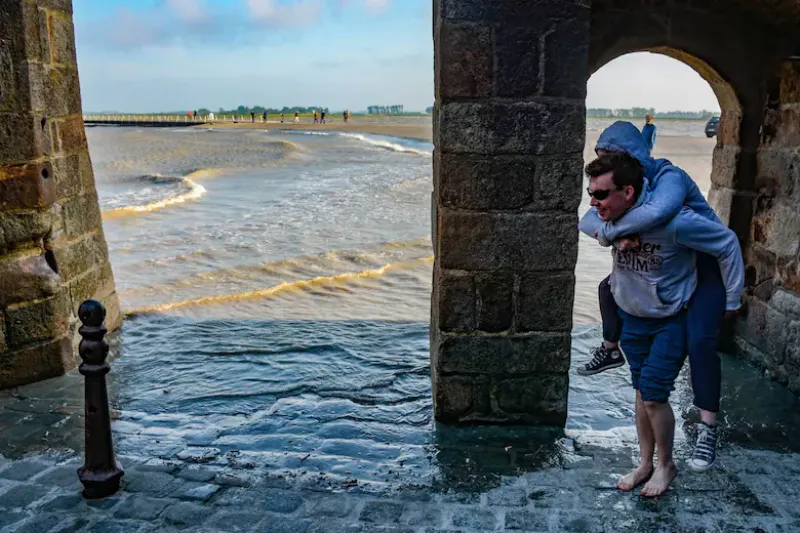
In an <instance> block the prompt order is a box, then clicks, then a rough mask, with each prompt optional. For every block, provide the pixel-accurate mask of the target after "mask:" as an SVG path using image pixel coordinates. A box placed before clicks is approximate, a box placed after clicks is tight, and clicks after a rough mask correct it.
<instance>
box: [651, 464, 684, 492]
mask: <svg viewBox="0 0 800 533" xmlns="http://www.w3.org/2000/svg"><path fill="white" fill-rule="evenodd" d="M677 475H678V468H677V467H676V466H675V463H668V464H666V465H663V466H662V465H658V468H656V471H655V472H653V476H652V477H651V478H650V481H648V482H647V484H646V485H645V486H644V487H642V496H646V497H648V498H655V497H656V496H661V495H662V494H664V493H665V492H667V489H668V488H669V485H670V483H672V480H673V479H675V476H677Z"/></svg>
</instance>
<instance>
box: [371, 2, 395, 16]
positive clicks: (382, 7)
mask: <svg viewBox="0 0 800 533" xmlns="http://www.w3.org/2000/svg"><path fill="white" fill-rule="evenodd" d="M390 3H391V1H390V0H364V9H366V10H367V12H368V13H371V14H373V15H377V14H378V13H382V12H384V11H386V10H387V9H389V4H390Z"/></svg>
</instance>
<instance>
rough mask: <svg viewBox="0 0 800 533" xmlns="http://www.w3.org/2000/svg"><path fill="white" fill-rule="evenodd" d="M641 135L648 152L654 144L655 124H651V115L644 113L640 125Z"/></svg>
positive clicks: (650, 151)
mask: <svg viewBox="0 0 800 533" xmlns="http://www.w3.org/2000/svg"><path fill="white" fill-rule="evenodd" d="M642 137H644V144H645V145H646V146H647V153H648V154H650V153H652V151H653V148H654V147H655V145H656V125H655V124H653V116H652V115H645V117H644V126H643V127H642Z"/></svg>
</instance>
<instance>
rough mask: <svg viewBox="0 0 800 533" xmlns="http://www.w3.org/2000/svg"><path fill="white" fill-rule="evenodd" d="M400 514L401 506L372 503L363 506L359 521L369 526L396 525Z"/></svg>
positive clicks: (389, 503) (388, 503) (401, 511)
mask: <svg viewBox="0 0 800 533" xmlns="http://www.w3.org/2000/svg"><path fill="white" fill-rule="evenodd" d="M402 514H403V505H402V504H399V503H392V502H382V501H372V502H367V503H365V504H364V508H363V509H362V510H361V516H360V517H359V520H361V521H362V522H367V523H370V524H397V523H399V522H400V515H402Z"/></svg>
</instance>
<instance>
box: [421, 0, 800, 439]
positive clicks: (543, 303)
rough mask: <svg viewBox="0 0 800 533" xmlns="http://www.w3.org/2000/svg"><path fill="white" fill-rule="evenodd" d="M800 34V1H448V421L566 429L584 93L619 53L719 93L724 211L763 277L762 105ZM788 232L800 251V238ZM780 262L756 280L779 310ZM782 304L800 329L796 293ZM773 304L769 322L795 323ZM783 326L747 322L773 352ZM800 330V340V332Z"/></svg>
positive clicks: (441, 115)
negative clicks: (774, 335)
mask: <svg viewBox="0 0 800 533" xmlns="http://www.w3.org/2000/svg"><path fill="white" fill-rule="evenodd" d="M798 28H800V8H799V7H798V6H797V5H795V4H791V3H781V4H776V3H774V2H767V1H763V2H762V1H759V0H736V1H717V0H711V1H709V2H695V1H692V0H673V1H670V2H649V1H647V2H645V1H641V0H592V1H589V0H560V1H558V0H549V1H544V2H521V1H520V2H518V1H504V0H503V1H501V0H438V1H437V2H435V9H434V43H435V46H434V48H435V74H436V111H435V119H434V120H435V123H434V124H435V125H434V143H435V146H436V150H435V166H434V187H435V191H434V220H435V230H434V232H433V234H434V245H435V249H436V264H435V266H434V291H433V298H432V304H433V305H432V322H431V372H432V380H433V385H434V403H435V410H436V416H437V418H438V419H440V420H445V421H453V422H481V421H483V422H492V421H503V422H528V423H544V424H560V423H563V421H564V419H565V417H566V406H567V387H568V381H569V380H568V375H567V369H568V367H569V347H570V339H569V331H570V328H571V318H570V314H569V313H570V310H571V308H572V297H573V292H574V276H573V274H572V271H573V269H574V266H575V258H576V252H577V246H576V244H577V232H576V230H575V226H574V224H575V222H576V208H577V203H578V200H579V195H580V192H579V191H580V189H579V185H580V180H581V156H580V154H581V151H582V149H583V140H584V136H583V133H584V130H585V116H584V98H585V83H586V80H587V79H588V75H589V73H590V72H593V71H594V70H596V69H597V68H599V67H600V66H601V65H603V64H604V63H606V62H608V61H610V60H611V59H613V58H615V57H618V56H620V55H623V54H625V53H628V52H634V51H641V50H649V51H654V52H659V53H664V54H667V55H671V56H673V57H676V58H677V59H680V60H682V61H684V62H685V63H687V64H689V65H690V66H692V67H693V68H694V69H695V70H697V71H698V72H699V73H700V74H701V75H702V76H703V77H704V78H705V79H706V80H707V81H708V82H709V83H710V84H711V85H712V87H713V88H714V89H715V92H716V93H717V96H718V98H719V99H720V103H721V105H722V107H723V110H724V112H725V116H724V118H723V120H724V126H723V128H722V131H721V133H720V135H719V137H718V142H717V146H716V148H715V152H714V164H713V175H712V183H713V189H712V191H711V200H712V202H713V204H714V205H715V207H716V209H717V211H718V213H720V215H721V217H722V218H724V219H725V220H726V221H727V222H728V223H729V225H730V226H731V228H732V229H734V231H735V232H736V233H737V235H738V236H739V238H740V241H741V242H742V244H743V245H744V247H745V251H746V254H747V257H748V261H749V262H750V263H751V264H750V267H751V268H750V270H751V271H752V270H754V269H755V270H758V269H759V267H758V266H756V265H754V264H753V263H754V259H753V254H758V253H762V252H764V251H763V250H761V248H759V247H757V246H750V243H751V240H752V239H751V236H752V235H753V233H754V231H753V228H761V227H763V225H759V224H758V223H757V222H758V221H757V220H756V221H755V222H754V219H753V213H754V206H756V202H755V201H754V200H755V199H756V196H757V195H759V198H761V197H762V196H764V198H765V201H764V202H761V203H763V204H769V205H772V204H771V203H770V201H769V200H768V198H770V196H769V193H765V194H763V195H762V194H759V190H760V189H759V186H760V184H761V181H759V179H761V176H760V170H759V165H762V167H763V161H762V160H763V159H764V158H763V157H762V156H761V154H762V153H763V152H764V140H763V139H762V124H763V123H764V117H765V107H764V105H765V102H766V100H767V94H768V93H767V87H768V85H769V80H772V79H773V78H774V72H775V71H776V69H777V68H778V66H779V65H780V62H781V58H783V57H786V56H788V55H792V54H794V53H796V52H795V48H794V46H795V44H796V43H795V40H796V35H798V31H797V30H798ZM772 85H773V86H776V84H774V83H773V84H772ZM777 85H778V86H781V87H783V85H786V83H784V84H783V85H781V84H777ZM790 85H791V84H790ZM791 86H792V87H794V85H791ZM778 92H780V94H781V95H786V94H788V93H792V94H794V93H795V91H794V90H791V89H781V90H779V91H778ZM782 98H784V100H785V101H786V103H781V104H780V105H777V104H776V105H775V112H773V113H772V114H771V115H769V114H768V116H773V117H777V116H782V117H784V120H785V124H786V125H785V129H784V133H783V135H784V137H788V138H793V137H792V136H793V133H789V128H790V126H789V124H791V125H792V128H794V126H796V124H797V123H798V121H800V120H798V118H797V117H793V116H791V117H790V116H789V109H793V108H791V107H790V106H791V105H793V104H791V103H790V102H789V101H793V100H792V99H793V98H794V97H790V96H782ZM782 102H783V101H782ZM781 106H783V107H782V109H781V110H780V111H781V112H778V108H781ZM796 129H797V128H794V129H792V130H791V131H792V132H794V131H795V130H796ZM771 142H772V143H773V145H774V143H775V141H774V140H772V141H771ZM787 144H788V143H787ZM780 153H781V154H782V155H780V156H773V157H770V161H776V163H775V165H776V168H780V169H787V168H788V169H789V170H792V169H794V168H795V167H794V166H790V165H793V164H794V161H795V160H796V158H797V156H796V154H792V155H791V156H790V155H788V154H787V148H786V147H784V148H782V151H780ZM781 158H782V159H781ZM790 161H791V163H790ZM797 168H800V162H798V165H797ZM790 175H794V174H790ZM762 181H763V180H762ZM773 189H774V187H773ZM785 190H788V189H787V188H786V187H784V191H785ZM792 190H794V189H792ZM792 194H793V193H792ZM784 196H786V194H784ZM792 202H795V203H792ZM798 203H800V202H796V201H794V200H786V201H785V202H784V204H783V205H784V206H787V205H794V206H795V207H796V206H798ZM759 205H760V204H759ZM758 212H759V211H758V210H757V211H756V213H758ZM777 226H778V225H777V224H772V225H771V226H770V227H772V228H773V234H775V233H776V229H775V228H777ZM788 234H789V237H790V238H788V240H790V241H791V240H792V239H794V241H797V242H800V228H798V229H797V230H796V231H795V230H794V229H792V230H790V231H789V232H788ZM756 240H757V239H756ZM773 240H775V239H773ZM779 240H780V239H779ZM783 241H787V238H783ZM785 251H788V252H794V251H795V250H794V247H789V248H787V249H786V250H785ZM770 253H771V254H772V255H768V256H767V259H766V260H763V261H760V262H759V261H755V262H756V263H757V264H758V265H761V267H760V270H758V271H759V273H760V274H759V275H758V276H755V275H754V276H751V277H757V278H758V280H759V282H760V285H759V286H762V287H765V288H764V289H763V290H764V292H765V293H769V294H770V297H771V294H772V292H770V291H773V292H774V287H772V286H771V285H770V287H771V288H769V289H768V288H767V285H765V283H767V281H769V283H773V284H774V283H775V281H774V279H775V277H776V275H775V269H776V265H780V264H781V263H780V261H781V258H780V257H778V256H777V255H776V254H775V253H774V252H770ZM789 257H794V262H791V261H789V262H788V263H787V264H790V265H792V266H791V268H786V269H784V270H783V271H782V272H784V277H785V278H791V279H797V276H796V272H798V271H800V269H798V268H797V266H796V265H797V264H800V259H797V258H798V257H800V256H798V255H797V254H795V255H794V256H791V254H790V256H789ZM770 265H771V266H770ZM770 268H771V269H772V271H771V272H770ZM784 294H789V293H788V292H786V291H783V292H781V295H780V296H781V297H780V298H779V300H780V301H784V300H783V298H784V296H783V295H784ZM785 298H786V301H790V302H796V303H794V304H793V305H794V309H795V312H797V313H798V315H797V316H800V299H798V296H797V293H796V292H795V293H791V296H786V297H785ZM762 303H763V302H762ZM765 306H766V304H764V305H763V306H762V307H756V308H755V309H757V310H758V312H757V313H756V316H758V317H767V316H778V315H777V314H775V313H778V314H780V313H785V311H780V312H779V311H776V310H774V309H773V310H772V311H769V310H768V309H767V308H766V307H765ZM782 306H783V307H782V309H785V308H786V304H782ZM752 316H753V315H751V317H752ZM781 316H783V315H781ZM753 320H756V322H757V323H756V324H755V325H751V322H753ZM787 320H789V319H787ZM779 323H780V322H779V321H776V320H772V321H769V320H767V319H765V318H762V319H756V318H747V319H746V320H744V321H740V324H739V330H740V336H739V337H738V338H739V339H741V338H743V337H745V336H746V335H745V334H744V333H742V331H746V332H749V333H747V334H748V335H749V336H750V337H751V338H752V339H754V340H757V341H759V342H760V343H761V345H762V346H763V345H764V343H765V341H764V337H765V336H767V337H768V334H769V333H770V331H773V330H774V328H775V324H779ZM792 324H795V325H796V330H797V334H796V338H797V340H800V321H798V322H792ZM759 328H761V329H760V330H759ZM791 331H794V330H791ZM762 332H763V333H765V334H766V335H762V334H761V333H762ZM737 342H739V341H737ZM739 344H740V345H741V344H742V343H741V342H739ZM776 350H777V351H778V352H779V353H780V355H776V360H778V359H779V360H780V361H784V360H785V354H788V352H789V351H790V349H789V348H787V345H786V343H785V342H784V343H783V345H780V346H777V347H776ZM797 355H798V354H795V356H797ZM762 359H763V357H762ZM767 366H768V365H767ZM784 367H785V368H788V367H786V365H785V364H784Z"/></svg>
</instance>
